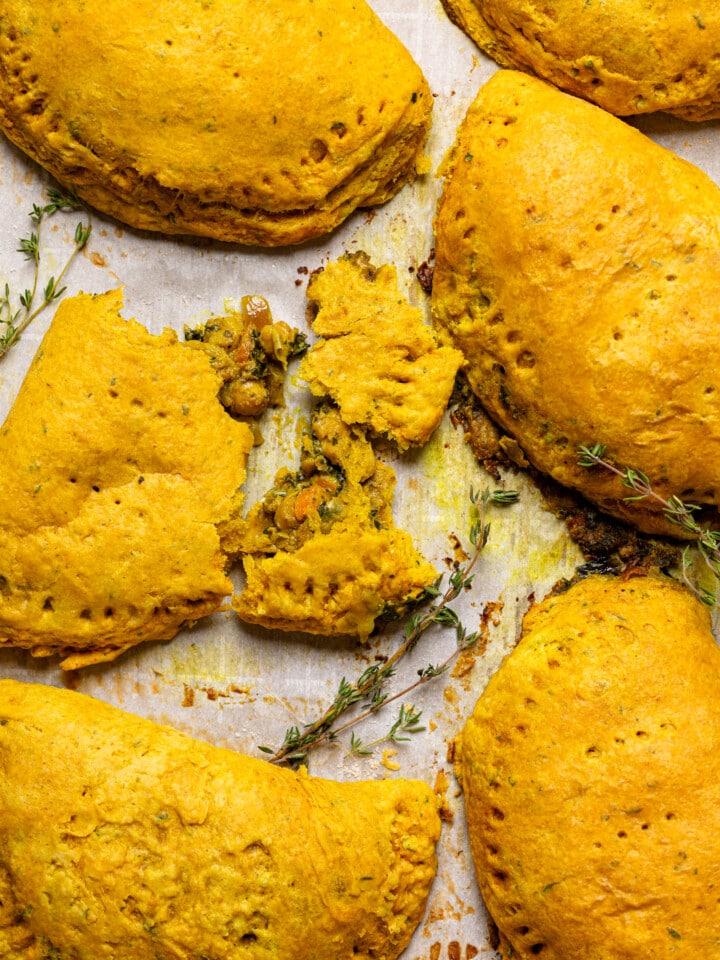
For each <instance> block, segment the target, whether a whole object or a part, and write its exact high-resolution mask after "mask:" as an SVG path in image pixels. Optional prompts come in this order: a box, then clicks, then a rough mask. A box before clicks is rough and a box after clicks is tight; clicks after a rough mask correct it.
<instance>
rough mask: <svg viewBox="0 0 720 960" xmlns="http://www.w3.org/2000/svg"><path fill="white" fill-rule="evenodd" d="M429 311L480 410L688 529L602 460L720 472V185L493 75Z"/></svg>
mask: <svg viewBox="0 0 720 960" xmlns="http://www.w3.org/2000/svg"><path fill="white" fill-rule="evenodd" d="M445 173H446V175H447V177H446V181H445V186H444V191H443V196H442V198H441V201H440V204H439V208H438V213H437V217H436V221H435V250H436V263H435V272H434V280H433V294H432V308H433V314H434V320H435V322H436V324H437V326H438V328H439V329H440V330H442V331H443V332H444V334H445V335H446V336H447V337H448V338H449V339H450V340H451V341H452V343H453V344H454V345H455V346H457V347H459V348H460V349H461V350H462V351H463V353H464V354H465V356H466V358H467V361H468V367H467V372H468V377H469V380H470V383H471V386H472V388H473V390H474V391H475V393H476V394H477V396H478V397H479V399H480V400H481V402H482V404H483V405H484V407H485V408H486V409H487V411H488V412H489V413H490V415H491V416H492V417H493V418H494V419H495V420H496V421H497V422H498V423H499V424H500V426H501V427H502V428H503V429H504V430H505V431H506V432H507V433H508V434H510V435H511V437H512V438H514V440H515V441H517V443H518V444H519V446H520V447H521V448H522V451H524V454H525V456H526V457H527V459H528V460H530V461H531V462H532V463H533V464H534V465H535V466H536V467H537V468H538V469H539V470H541V471H543V472H544V473H548V474H550V475H551V476H552V477H554V478H555V479H556V480H558V481H560V482H561V483H563V484H565V485H567V486H570V487H574V488H576V489H579V490H580V491H581V492H582V493H584V494H585V495H586V496H587V497H589V498H590V499H591V500H594V501H595V502H596V503H597V504H599V505H600V506H601V507H602V508H603V509H604V510H607V511H608V512H610V513H613V514H615V515H617V516H621V517H623V518H625V519H628V520H630V521H631V522H633V523H634V524H636V525H637V526H639V527H640V528H641V529H644V530H648V531H666V532H670V533H673V532H674V533H677V529H678V528H677V527H673V526H672V525H671V524H669V523H668V522H667V521H666V520H665V519H664V517H663V515H662V513H661V511H660V508H659V507H658V506H657V505H656V504H653V503H652V502H650V501H641V502H638V501H635V502H627V501H625V500H623V498H624V497H625V496H627V495H628V494H629V493H631V492H632V491H629V490H628V489H627V488H625V487H623V486H622V484H621V483H620V481H619V480H617V479H616V478H615V477H613V476H612V475H611V474H610V473H608V472H605V471H604V470H602V469H599V468H595V469H593V470H587V469H583V468H581V467H578V466H577V449H578V446H579V445H581V444H584V445H590V444H594V443H601V444H604V445H606V446H607V455H608V456H609V457H610V458H611V459H612V460H613V461H614V462H615V463H616V464H617V465H618V466H619V467H621V468H624V467H632V468H635V469H638V470H642V471H644V472H645V473H646V474H647V475H648V477H649V478H650V481H651V482H652V484H653V487H654V488H655V489H656V490H657V492H658V493H659V494H661V495H662V496H664V497H668V496H669V495H677V496H680V497H682V498H684V499H687V500H689V501H692V502H696V503H700V504H705V505H708V507H710V508H711V511H712V513H713V515H714V517H715V518H716V519H717V507H718V504H719V503H720V483H719V482H718V470H717V463H718V462H720V366H719V365H718V362H717V357H718V355H719V354H720V325H718V322H717V303H718V302H720V270H719V269H718V252H717V234H718V231H719V230H720V190H719V189H718V187H717V186H716V185H715V184H714V183H713V182H712V181H711V180H710V178H709V177H707V176H706V175H705V174H704V173H702V172H701V171H700V170H698V169H697V168H696V167H694V166H692V165H691V164H689V163H687V162H686V161H684V160H682V159H680V158H678V157H677V156H675V155H674V154H672V153H671V152H669V151H667V150H665V149H663V148H662V147H660V146H658V145H657V144H655V143H653V142H652V141H651V140H649V139H648V138H646V137H644V136H643V135H642V134H641V133H639V132H638V131H637V130H635V129H633V128H632V127H629V126H627V125H626V124H625V123H623V122H622V121H621V120H618V119H617V118H615V117H612V116H610V115H609V114H608V113H606V112H604V111H602V110H600V109H599V108H598V107H595V106H592V105H591V104H588V103H585V102H584V101H583V100H579V99H577V98H575V97H571V96H569V95H568V94H565V93H560V92H559V91H557V90H556V89H554V88H553V87H551V86H550V85H548V84H546V83H544V82H542V81H540V80H537V79H535V78H533V77H530V76H527V75H525V74H522V73H518V72H516V71H510V70H501V71H499V72H498V73H496V74H495V75H494V76H493V77H492V78H491V79H490V81H489V82H488V83H486V84H485V85H484V86H483V87H482V88H481V90H480V92H479V94H478V96H477V98H476V100H475V102H474V103H473V104H472V106H471V108H470V110H469V111H468V113H467V116H466V118H465V120H464V122H463V124H462V126H461V128H460V130H459V133H458V138H457V141H456V143H455V145H454V147H453V149H452V151H451V153H450V154H449V155H448V158H447V161H446V166H445Z"/></svg>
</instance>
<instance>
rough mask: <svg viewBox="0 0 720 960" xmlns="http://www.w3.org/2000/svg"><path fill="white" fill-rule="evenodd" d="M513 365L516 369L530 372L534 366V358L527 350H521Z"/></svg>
mask: <svg viewBox="0 0 720 960" xmlns="http://www.w3.org/2000/svg"><path fill="white" fill-rule="evenodd" d="M515 363H516V364H517V366H518V367H522V368H523V369H525V370H530V369H531V368H532V367H534V366H535V357H534V355H533V354H532V353H531V352H530V351H529V350H523V352H522V353H521V354H520V355H519V356H518V358H517V360H516V361H515Z"/></svg>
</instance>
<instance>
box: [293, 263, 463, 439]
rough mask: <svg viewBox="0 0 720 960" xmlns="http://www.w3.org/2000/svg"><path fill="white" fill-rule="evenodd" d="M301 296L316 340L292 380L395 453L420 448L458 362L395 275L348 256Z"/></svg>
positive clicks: (437, 416) (443, 402)
mask: <svg viewBox="0 0 720 960" xmlns="http://www.w3.org/2000/svg"><path fill="white" fill-rule="evenodd" d="M307 297H308V301H309V303H310V307H311V308H312V309H313V310H314V312H315V316H314V319H313V322H312V329H313V331H314V332H315V333H316V334H318V335H319V336H320V337H321V338H322V339H320V340H318V341H317V342H316V343H315V344H313V346H312V347H311V349H310V352H309V353H308V354H307V355H306V357H305V358H304V359H303V361H302V363H301V365H300V370H299V375H300V377H301V378H303V379H304V380H306V381H307V382H308V385H309V386H310V389H311V391H312V392H313V394H315V396H320V397H323V396H326V397H331V398H332V400H333V401H334V402H335V403H336V404H337V405H338V407H339V408H340V412H341V415H342V418H343V420H344V421H345V422H346V423H348V424H354V425H361V426H366V427H368V428H369V429H370V430H371V431H372V432H373V433H374V434H376V435H380V436H386V437H388V438H389V439H391V440H393V441H395V443H396V444H397V446H398V448H399V449H400V450H406V449H407V448H408V447H410V446H417V445H421V444H424V443H426V442H427V441H428V440H429V439H430V437H431V435H432V433H433V431H434V430H435V429H436V427H437V426H438V424H439V423H440V420H441V418H442V415H443V413H444V411H445V407H446V406H447V402H448V400H449V399H450V394H451V393H452V389H453V386H454V384H455V375H456V374H457V372H458V370H459V368H460V367H461V366H462V364H463V362H464V360H463V355H462V354H461V353H460V351H459V350H455V349H454V348H453V347H450V346H447V345H445V346H440V345H439V344H438V343H437V341H436V339H435V336H434V334H433V331H432V328H431V327H429V326H427V325H426V324H425V323H424V322H423V316H422V310H421V309H420V308H419V307H414V306H412V304H410V303H409V302H408V301H407V300H406V299H405V298H404V297H403V296H402V295H401V293H400V290H399V288H398V282H397V270H396V268H395V267H394V266H392V265H391V264H385V265H383V266H381V267H375V266H373V264H372V263H371V262H370V258H369V257H368V256H367V254H365V253H362V252H360V253H355V254H349V255H346V256H344V257H341V258H340V259H339V260H335V261H332V262H331V263H328V264H327V266H325V267H324V268H323V269H322V270H321V271H318V272H317V273H314V274H313V275H312V277H311V278H310V282H309V283H308V290H307Z"/></svg>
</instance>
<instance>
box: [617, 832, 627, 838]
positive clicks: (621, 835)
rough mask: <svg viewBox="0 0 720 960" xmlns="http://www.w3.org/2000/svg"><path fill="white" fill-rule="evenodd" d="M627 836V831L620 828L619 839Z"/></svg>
mask: <svg viewBox="0 0 720 960" xmlns="http://www.w3.org/2000/svg"><path fill="white" fill-rule="evenodd" d="M626 837H627V833H626V832H625V831H624V830H619V831H618V839H619V840H624V839H625V838H626Z"/></svg>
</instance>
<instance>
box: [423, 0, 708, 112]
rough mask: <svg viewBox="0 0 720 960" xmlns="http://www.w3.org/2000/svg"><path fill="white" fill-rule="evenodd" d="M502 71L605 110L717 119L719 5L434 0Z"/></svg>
mask: <svg viewBox="0 0 720 960" xmlns="http://www.w3.org/2000/svg"><path fill="white" fill-rule="evenodd" d="M442 2H443V6H444V7H445V10H446V11H447V13H448V15H449V16H450V19H451V20H453V21H454V22H455V23H456V24H457V25H458V26H459V27H460V28H461V29H462V30H464V31H465V33H467V34H468V36H469V37H471V38H472V39H473V40H474V41H475V43H477V45H478V46H479V47H480V48H481V50H483V51H484V52H485V53H487V54H488V56H490V57H492V58H493V59H494V60H496V61H497V62H498V63H499V64H501V65H502V66H505V67H515V68H517V69H518V70H527V71H528V72H531V73H536V74H537V75H538V76H539V77H543V78H544V79H545V80H548V81H550V82H551V83H553V84H555V85H556V86H557V87H559V88H560V89H562V90H567V91H568V92H569V93H573V94H575V95H577V96H579V97H584V98H585V99H586V100H591V101H593V102H594V103H597V104H599V105H600V106H601V107H603V108H604V109H605V110H609V111H610V113H615V114H618V115H620V116H625V115H627V114H638V113H651V112H652V111H655V110H664V111H666V112H667V113H672V114H675V116H678V117H682V118H683V119H684V120H709V119H712V118H717V117H720V93H719V92H718V90H719V89H720V58H718V49H719V44H720V8H719V7H718V6H717V4H715V3H712V2H710V3H696V2H695V0H602V2H596V0H556V2H554V3H553V4H552V5H548V4H547V3H545V2H542V0H442Z"/></svg>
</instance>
